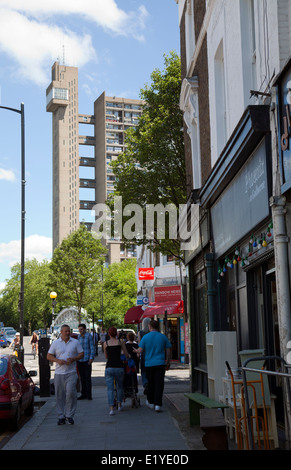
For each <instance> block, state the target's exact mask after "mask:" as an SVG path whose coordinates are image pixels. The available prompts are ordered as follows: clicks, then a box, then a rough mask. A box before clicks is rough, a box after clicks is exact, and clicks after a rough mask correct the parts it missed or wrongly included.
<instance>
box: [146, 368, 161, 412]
mask: <svg viewBox="0 0 291 470" xmlns="http://www.w3.org/2000/svg"><path fill="white" fill-rule="evenodd" d="M146 372H147V378H148V392H147V398H148V401H149V403H151V404H154V405H158V406H162V398H163V391H164V378H165V366H164V365H161V366H153V367H146Z"/></svg>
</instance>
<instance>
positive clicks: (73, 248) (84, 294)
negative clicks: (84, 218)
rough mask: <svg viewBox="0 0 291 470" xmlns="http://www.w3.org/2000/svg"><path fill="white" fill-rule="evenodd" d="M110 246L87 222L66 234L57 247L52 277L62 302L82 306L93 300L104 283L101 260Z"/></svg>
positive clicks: (84, 306) (53, 260)
mask: <svg viewBox="0 0 291 470" xmlns="http://www.w3.org/2000/svg"><path fill="white" fill-rule="evenodd" d="M106 252H107V250H106V248H105V247H104V246H103V245H102V243H101V241H100V240H98V239H97V238H96V237H94V234H92V232H89V231H88V230H87V229H86V227H85V225H81V226H80V228H79V229H78V230H76V231H75V232H73V233H72V234H71V235H69V236H68V237H67V238H65V239H64V240H63V241H62V243H61V245H59V246H58V247H57V248H56V249H55V250H54V254H53V258H52V262H51V265H50V267H51V273H52V276H51V279H52V283H53V285H54V290H55V291H56V292H57V294H58V303H59V302H60V303H62V304H63V305H67V306H68V305H69V306H75V307H77V308H78V312H79V320H80V319H81V309H82V308H86V306H87V305H88V304H89V303H90V302H91V301H92V300H93V298H94V295H95V289H94V288H95V287H96V285H97V284H98V283H100V272H101V263H102V262H103V260H104V256H105V254H106Z"/></svg>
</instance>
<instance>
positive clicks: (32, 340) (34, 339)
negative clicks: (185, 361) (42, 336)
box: [29, 331, 38, 354]
mask: <svg viewBox="0 0 291 470" xmlns="http://www.w3.org/2000/svg"><path fill="white" fill-rule="evenodd" d="M29 343H30V344H31V348H32V352H33V351H35V354H38V336H37V334H36V332H35V331H34V332H33V333H32V336H31V338H30V341H29Z"/></svg>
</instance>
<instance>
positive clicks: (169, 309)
mask: <svg viewBox="0 0 291 470" xmlns="http://www.w3.org/2000/svg"><path fill="white" fill-rule="evenodd" d="M153 294H154V302H150V303H149V305H148V307H147V309H146V310H145V311H144V314H143V318H145V317H152V318H155V319H157V320H158V321H159V326H160V328H159V329H160V332H161V333H163V334H165V335H166V336H167V337H168V338H169V340H170V342H171V346H172V348H171V360H172V361H180V362H185V351H186V353H187V348H188V343H187V342H185V323H184V302H183V300H182V287H181V285H171V286H156V287H154V288H153ZM186 328H187V325H186ZM187 337H188V333H187V331H186V340H187Z"/></svg>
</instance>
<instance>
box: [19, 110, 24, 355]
mask: <svg viewBox="0 0 291 470" xmlns="http://www.w3.org/2000/svg"><path fill="white" fill-rule="evenodd" d="M24 131H25V129H24V103H21V281H20V284H21V285H20V292H21V304H20V344H21V345H22V346H23V336H24V264H25V132H24Z"/></svg>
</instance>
